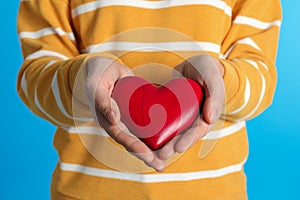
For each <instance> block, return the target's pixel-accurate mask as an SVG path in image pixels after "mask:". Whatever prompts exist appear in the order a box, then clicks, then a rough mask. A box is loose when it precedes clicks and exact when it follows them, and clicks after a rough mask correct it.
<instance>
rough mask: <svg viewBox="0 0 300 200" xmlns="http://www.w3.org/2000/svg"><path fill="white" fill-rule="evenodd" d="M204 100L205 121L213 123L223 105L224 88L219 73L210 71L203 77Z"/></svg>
mask: <svg viewBox="0 0 300 200" xmlns="http://www.w3.org/2000/svg"><path fill="white" fill-rule="evenodd" d="M204 82H205V84H204V89H205V95H206V98H205V102H204V106H203V116H204V119H205V121H206V122H207V123H209V124H213V123H215V121H216V120H217V119H218V118H219V117H220V114H221V112H222V109H223V105H224V97H225V88H224V82H223V79H222V77H221V75H220V74H219V73H218V72H217V71H212V72H211V73H209V74H207V75H206V76H205V77H204Z"/></svg>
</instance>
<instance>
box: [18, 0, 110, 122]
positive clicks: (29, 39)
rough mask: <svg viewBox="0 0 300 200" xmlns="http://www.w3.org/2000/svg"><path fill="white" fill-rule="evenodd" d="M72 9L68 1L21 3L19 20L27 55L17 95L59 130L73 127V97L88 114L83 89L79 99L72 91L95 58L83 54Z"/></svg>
mask: <svg viewBox="0 0 300 200" xmlns="http://www.w3.org/2000/svg"><path fill="white" fill-rule="evenodd" d="M69 9H70V8H69V5H68V1H65V0H59V1H58V0H30V1H21V4H20V8H19V16H18V32H19V38H20V40H21V45H22V51H23V55H24V63H23V65H22V67H21V69H20V71H19V76H18V84H17V85H18V86H17V87H18V93H19V95H20V97H21V98H22V100H23V101H24V102H25V104H26V105H27V106H28V107H29V108H30V109H31V110H32V111H33V112H34V113H35V114H36V115H38V116H40V117H42V118H44V119H46V120H48V121H50V122H51V123H53V124H55V125H58V126H69V125H73V124H74V115H73V112H72V101H73V102H74V99H72V96H75V97H76V98H75V99H76V101H77V102H78V104H79V105H81V106H82V107H84V108H86V109H83V110H88V105H87V103H86V100H85V97H84V92H83V91H82V90H83V88H84V87H82V89H80V91H81V92H79V93H78V95H77V96H76V95H74V92H73V90H74V82H75V79H76V77H77V75H78V71H79V69H80V68H81V66H82V65H84V64H85V61H86V60H87V59H88V58H89V57H91V56H93V55H88V54H80V52H79V50H78V49H79V47H78V43H77V41H76V38H75V34H74V32H73V26H72V20H71V16H70V10H69ZM97 55H101V54H97ZM102 56H105V57H110V58H114V57H113V56H112V55H108V54H102ZM82 73H84V71H83V72H82ZM85 112H86V111H85ZM85 112H83V113H82V116H78V118H77V120H78V121H82V122H85V121H91V120H92V119H91V115H90V113H88V112H86V113H85Z"/></svg>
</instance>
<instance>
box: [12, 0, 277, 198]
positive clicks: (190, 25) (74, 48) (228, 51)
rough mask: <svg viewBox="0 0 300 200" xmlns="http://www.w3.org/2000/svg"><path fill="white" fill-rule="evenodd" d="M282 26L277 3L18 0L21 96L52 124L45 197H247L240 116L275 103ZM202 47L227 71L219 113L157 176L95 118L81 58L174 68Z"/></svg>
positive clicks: (253, 0) (243, 130)
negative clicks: (53, 156)
mask: <svg viewBox="0 0 300 200" xmlns="http://www.w3.org/2000/svg"><path fill="white" fill-rule="evenodd" d="M280 24H281V8H280V2H279V0H266V1H261V0H224V1H221V0H186V1H184V0H156V1H153V0H152V1H150V0H148V1H147V0H21V3H20V8H19V17H18V31H19V32H18V33H19V38H20V41H21V45H22V51H23V55H24V63H23V65H22V67H21V69H20V71H19V76H18V93H19V95H20V97H21V98H22V100H23V101H24V102H25V104H26V105H27V106H28V107H29V108H30V109H31V110H32V112H34V113H35V114H36V115H38V116H40V117H42V118H44V119H46V120H47V121H49V122H51V123H52V124H54V125H55V126H57V127H58V128H57V131H56V133H55V137H54V146H55V148H56V150H57V151H58V154H59V162H58V164H57V167H56V169H55V171H54V173H53V179H52V185H51V198H52V199H59V200H63V199H88V200H89V199H209V200H214V199H247V194H246V178H245V175H244V172H243V165H244V163H245V161H246V159H247V155H248V143H247V133H246V127H245V121H246V120H249V119H251V118H253V117H255V116H257V115H259V114H260V113H261V112H263V111H264V110H265V109H266V108H267V107H268V106H269V105H270V104H271V102H272V98H273V95H274V90H275V86H276V68H275V65H274V63H275V59H276V51H277V42H278V35H279V28H280ZM204 52H205V53H208V54H210V55H212V56H215V57H217V58H218V59H219V60H220V62H221V63H222V64H223V66H224V69H225V74H224V83H225V89H226V102H225V106H224V111H223V113H222V117H221V119H220V120H219V121H218V122H217V124H216V126H215V127H214V129H213V130H212V131H211V132H209V133H208V134H207V135H206V136H205V137H204V138H202V139H201V140H200V141H199V142H197V143H196V144H195V145H194V146H192V147H191V148H190V149H189V150H187V151H186V152H185V153H184V154H183V155H175V156H174V157H173V158H171V160H170V161H169V165H168V166H167V168H166V170H165V171H164V172H163V173H157V172H154V171H153V170H151V169H150V168H148V167H147V166H145V165H144V163H143V162H141V161H139V160H138V159H136V158H135V157H133V156H132V155H130V154H129V153H127V152H126V151H125V150H124V149H123V148H122V147H120V145H118V144H117V143H116V142H115V141H114V140H112V139H111V138H110V137H108V135H107V133H106V132H105V131H104V130H103V129H101V127H99V126H98V125H97V123H95V122H94V121H93V120H92V119H93V118H92V116H91V114H90V111H89V107H88V105H87V103H86V99H85V97H84V85H83V83H82V80H81V76H82V75H83V74H81V66H83V65H84V63H85V61H86V59H87V58H89V57H91V56H99V55H100V56H107V57H110V58H115V59H117V60H118V61H120V62H122V63H124V64H125V65H126V66H128V67H130V68H136V67H138V66H141V65H145V64H148V63H158V64H161V65H164V66H169V67H171V68H172V67H174V66H176V65H177V64H179V63H180V62H182V61H183V60H184V59H186V58H188V57H190V56H193V55H198V54H201V53H204ZM162 71H163V70H162ZM160 73H162V74H163V72H160ZM167 75H168V73H167V72H166V73H165V75H164V76H167Z"/></svg>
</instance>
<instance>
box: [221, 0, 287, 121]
mask: <svg viewBox="0 0 300 200" xmlns="http://www.w3.org/2000/svg"><path fill="white" fill-rule="evenodd" d="M281 17H282V16H281V6H280V1H278V0H275V1H264V2H261V1H259V0H237V1H236V3H235V5H234V7H233V16H232V27H231V29H230V31H229V33H228V35H227V37H226V38H225V40H224V42H223V45H222V53H223V54H224V59H220V62H221V63H222V64H223V66H224V71H225V72H224V82H225V89H226V104H225V105H226V108H225V109H224V112H223V113H222V117H223V118H225V119H227V120H232V121H241V120H248V119H251V118H253V117H255V116H257V115H259V114H260V113H261V112H263V111H264V110H265V109H266V108H267V107H268V106H269V105H270V104H271V103H272V100H273V96H274V92H275V87H276V67H275V60H276V53H277V43H278V37H279V29H280V24H281Z"/></svg>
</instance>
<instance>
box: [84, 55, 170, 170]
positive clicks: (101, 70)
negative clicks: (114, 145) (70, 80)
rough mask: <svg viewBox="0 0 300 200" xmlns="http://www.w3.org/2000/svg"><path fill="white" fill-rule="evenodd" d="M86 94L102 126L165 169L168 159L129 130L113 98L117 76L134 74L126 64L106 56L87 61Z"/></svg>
mask: <svg viewBox="0 0 300 200" xmlns="http://www.w3.org/2000/svg"><path fill="white" fill-rule="evenodd" d="M86 70H87V79H86V92H85V93H86V96H87V98H88V101H89V104H90V108H91V110H92V113H93V114H94V118H95V119H96V121H98V122H99V124H100V126H101V127H102V128H104V129H105V130H106V132H107V133H108V134H109V135H110V136H111V137H112V138H113V139H114V140H116V141H117V142H118V143H120V144H121V145H123V146H124V147H125V148H126V149H127V151H128V152H130V153H132V154H134V155H135V156H136V157H138V158H139V159H141V160H143V161H144V162H145V163H146V164H147V165H148V166H150V167H153V168H154V169H156V170H157V171H161V170H163V168H164V166H165V163H164V161H163V160H161V159H159V157H158V155H157V154H156V153H154V152H152V151H151V149H149V148H148V147H147V146H146V145H145V144H144V143H143V142H141V141H140V140H139V139H138V138H137V137H135V136H134V135H133V134H131V133H130V132H129V130H128V129H127V127H126V126H125V125H124V124H123V123H122V122H121V121H120V111H119V109H118V106H117V104H116V102H115V101H114V100H113V99H112V98H111V94H112V90H113V88H114V85H115V83H116V81H117V80H119V79H120V78H121V77H123V76H126V75H132V73H131V71H130V69H129V68H128V67H126V66H125V65H123V64H121V63H119V62H117V61H114V60H112V59H110V58H106V57H93V58H91V59H89V60H88V61H87V64H86Z"/></svg>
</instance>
